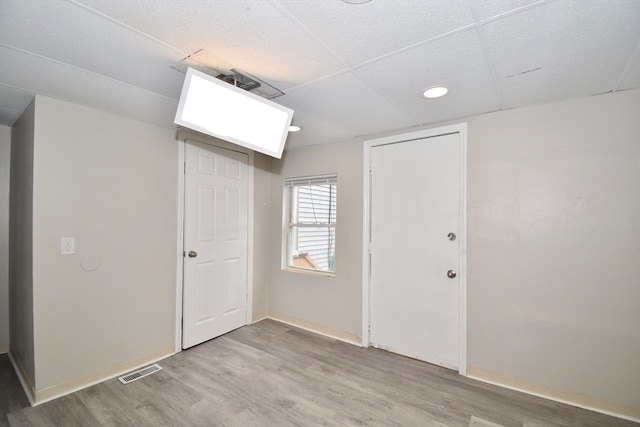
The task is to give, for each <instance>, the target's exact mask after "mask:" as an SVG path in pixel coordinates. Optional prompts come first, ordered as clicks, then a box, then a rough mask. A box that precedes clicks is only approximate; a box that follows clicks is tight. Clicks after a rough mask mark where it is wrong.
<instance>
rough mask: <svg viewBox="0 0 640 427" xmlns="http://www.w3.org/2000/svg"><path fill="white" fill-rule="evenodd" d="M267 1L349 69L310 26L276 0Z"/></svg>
mask: <svg viewBox="0 0 640 427" xmlns="http://www.w3.org/2000/svg"><path fill="white" fill-rule="evenodd" d="M269 3H270V4H271V5H272V6H273V7H274V8H275V9H277V10H278V11H279V12H280V13H281V14H282V16H284V17H285V18H286V19H288V20H289V21H290V22H291V23H292V24H293V25H295V26H296V27H298V28H299V29H300V30H302V31H303V32H304V33H305V34H306V35H308V36H309V37H311V38H312V39H313V40H314V41H315V42H316V43H318V44H319V45H320V46H321V47H322V49H323V50H324V51H325V52H326V53H327V54H329V56H331V57H332V58H333V59H335V60H336V61H338V62H339V63H340V65H342V66H343V67H344V68H346V69H350V68H351V67H350V65H349V64H348V63H347V62H346V61H345V60H344V59H343V58H342V57H341V56H340V55H338V53H337V52H336V51H334V50H333V49H332V48H331V47H330V46H329V45H328V44H326V43H325V42H324V41H323V40H322V39H321V38H320V37H318V36H317V35H316V34H315V33H314V32H313V31H311V29H310V28H308V27H307V26H306V25H304V24H303V23H302V21H300V20H299V19H298V18H297V17H296V16H295V15H294V14H292V13H291V12H289V10H287V8H286V7H284V6H283V5H282V4H280V3H279V2H278V1H277V0H270V1H269Z"/></svg>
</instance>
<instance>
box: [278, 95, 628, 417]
mask: <svg viewBox="0 0 640 427" xmlns="http://www.w3.org/2000/svg"><path fill="white" fill-rule="evenodd" d="M639 118H640V91H627V92H621V93H614V94H608V95H600V96H594V97H590V98H585V99H580V100H574V101H568V102H562V103H557V104H550V105H540V106H536V107H531V108H523V109H517V110H511V111H504V112H497V113H491V114H486V115H482V116H476V117H471V118H469V119H467V120H461V121H467V122H468V192H469V195H468V197H469V200H468V215H469V216H468V364H469V369H470V371H474V372H475V373H476V374H478V373H482V374H483V375H485V374H491V373H495V374H496V376H493V377H491V378H493V379H494V380H495V379H496V378H499V379H500V380H499V381H498V382H501V381H502V382H503V383H506V382H508V384H507V385H511V386H513V385H514V384H519V383H527V384H529V385H531V384H533V385H536V386H540V387H539V388H538V390H543V394H544V393H546V392H548V391H549V390H557V391H559V394H557V395H556V397H559V398H567V399H568V400H570V401H574V402H577V403H581V404H584V403H585V401H581V402H578V400H579V399H577V397H579V396H586V397H588V399H586V402H587V404H593V405H594V406H595V407H598V408H600V409H601V410H613V411H617V412H618V413H621V414H626V415H629V414H631V415H634V414H635V416H640V415H638V414H640V362H638V361H640V328H638V325H640V221H639V220H638V219H639V218H640V188H639V187H640V119H639ZM447 124H449V123H447ZM438 126H441V125H438ZM432 127H437V126H432ZM413 130H419V129H406V130H402V131H398V132H396V133H403V132H407V131H413ZM376 136H385V135H370V136H368V137H367V138H369V139H370V138H372V137H376ZM273 164H274V170H273V176H272V181H271V200H272V202H271V204H272V214H271V216H272V219H271V224H272V225H271V227H272V242H271V253H272V259H271V264H270V265H271V270H270V272H269V277H270V282H269V290H270V292H269V310H270V312H272V313H275V314H276V317H278V316H280V317H285V318H287V319H288V320H290V321H295V322H296V323H298V324H300V325H303V326H309V327H313V328H315V329H317V330H320V331H322V330H324V331H329V332H331V333H333V334H334V335H341V334H347V335H349V334H353V335H360V313H361V306H360V304H361V300H360V286H361V274H360V271H361V265H362V259H361V250H360V246H361V244H360V242H361V241H362V238H361V234H362V178H361V167H362V166H361V165H362V147H361V142H358V141H353V142H350V143H344V144H331V145H325V146H314V147H309V148H302V149H299V150H292V151H291V152H288V153H287V155H286V157H284V159H283V160H282V161H280V162H276V161H274V163H273ZM330 172H337V173H338V179H339V188H338V197H339V199H338V227H339V228H338V230H337V237H336V240H337V245H338V248H337V251H336V255H337V259H336V268H337V271H336V276H337V277H336V279H335V280H332V279H325V278H316V277H309V276H304V275H300V274H295V273H288V272H282V271H280V258H279V257H280V242H281V240H280V229H281V218H282V207H281V206H282V189H281V186H282V179H283V178H284V177H289V176H301V175H313V174H318V173H330ZM491 378H488V379H491ZM525 388H526V387H525ZM529 391H535V390H529ZM574 398H575V399H574ZM572 399H573V400H572ZM625 408H626V409H625Z"/></svg>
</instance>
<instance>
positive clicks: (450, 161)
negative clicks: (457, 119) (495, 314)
mask: <svg viewBox="0 0 640 427" xmlns="http://www.w3.org/2000/svg"><path fill="white" fill-rule="evenodd" d="M460 150H461V145H460V135H459V134H457V133H455V134H450V135H443V136H435V137H429V138H423V139H418V140H410V141H404V142H398V143H391V144H387V145H379V146H373V147H372V148H371V152H370V153H371V154H370V170H371V181H370V189H371V193H370V194H371V196H370V206H371V214H370V215H371V217H370V221H371V232H370V233H371V234H370V238H371V245H370V246H371V248H370V304H371V305H370V342H371V344H372V345H374V346H376V347H379V348H384V349H387V350H390V351H393V352H396V353H400V354H403V355H406V356H410V357H413V358H417V359H420V360H424V361H427V362H430V363H434V364H437V365H440V366H444V367H447V368H451V369H458V367H459V351H460V347H459V338H460V333H459V326H460V323H459V319H460V316H459V314H460V306H459V295H460V294H459V292H460V289H459V284H460V280H459V278H460V274H461V273H463V272H461V271H460V265H461V263H460V238H459V237H460V234H461V230H460V227H461V225H460V216H461V215H460V206H461V197H460V195H461V189H462V187H461V185H462V183H461V179H460ZM450 233H451V234H450Z"/></svg>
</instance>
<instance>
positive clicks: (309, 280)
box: [269, 142, 363, 341]
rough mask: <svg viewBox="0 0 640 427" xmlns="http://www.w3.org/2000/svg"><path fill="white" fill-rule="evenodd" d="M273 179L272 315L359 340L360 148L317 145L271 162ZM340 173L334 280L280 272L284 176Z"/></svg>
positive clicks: (349, 144) (360, 289)
mask: <svg viewBox="0 0 640 427" xmlns="http://www.w3.org/2000/svg"><path fill="white" fill-rule="evenodd" d="M272 164H273V169H272V171H273V175H272V177H271V196H270V200H271V223H270V233H271V243H270V247H269V253H270V267H271V268H270V270H269V312H270V315H271V316H273V317H276V318H279V319H283V320H286V321H292V322H295V323H297V324H300V325H303V326H307V327H311V328H314V329H319V330H322V331H323V332H326V333H329V334H332V335H335V336H338V337H340V338H344V339H350V340H356V341H359V338H358V337H359V336H360V335H361V326H360V325H361V323H362V319H361V318H362V310H361V304H362V303H361V301H362V297H361V295H362V259H361V258H362V200H363V198H362V144H361V143H358V142H350V143H342V144H327V145H317V146H312V147H309V148H303V149H300V150H292V151H288V152H285V156H284V157H283V159H282V160H273V162H272ZM329 173H337V175H338V201H337V209H338V219H337V225H336V236H337V237H336V266H335V268H336V271H335V273H336V274H335V277H334V278H329V277H317V276H310V275H306V274H301V273H294V272H290V271H282V270H281V269H280V265H281V264H280V255H281V242H282V185H283V179H284V178H292V177H299V176H307V175H322V174H329Z"/></svg>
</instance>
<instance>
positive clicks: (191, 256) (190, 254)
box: [187, 251, 198, 258]
mask: <svg viewBox="0 0 640 427" xmlns="http://www.w3.org/2000/svg"><path fill="white" fill-rule="evenodd" d="M187 255H189V258H195V257H197V256H198V252H196V251H189V253H188V254H187Z"/></svg>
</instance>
